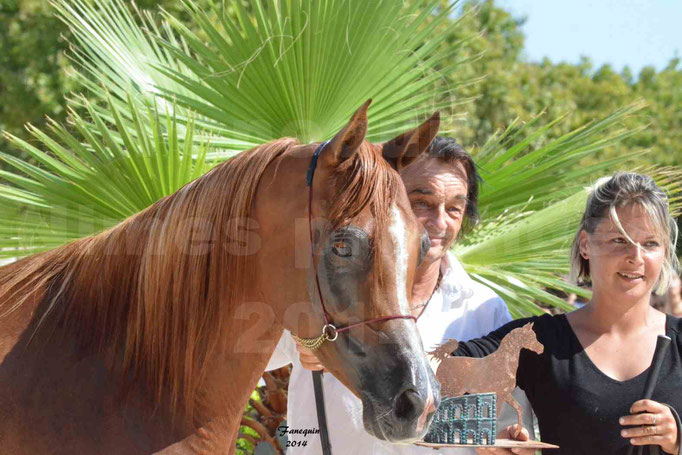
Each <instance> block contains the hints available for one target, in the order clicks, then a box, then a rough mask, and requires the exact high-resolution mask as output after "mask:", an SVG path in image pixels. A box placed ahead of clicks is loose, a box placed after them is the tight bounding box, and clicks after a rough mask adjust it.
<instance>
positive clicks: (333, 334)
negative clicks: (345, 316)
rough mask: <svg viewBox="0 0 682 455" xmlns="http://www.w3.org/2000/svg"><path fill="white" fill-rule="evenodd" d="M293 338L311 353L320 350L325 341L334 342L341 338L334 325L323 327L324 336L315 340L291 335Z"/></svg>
mask: <svg viewBox="0 0 682 455" xmlns="http://www.w3.org/2000/svg"><path fill="white" fill-rule="evenodd" d="M291 336H292V337H293V338H294V340H295V341H296V342H297V343H298V344H300V345H301V346H303V347H304V348H308V349H310V350H311V351H314V350H316V349H318V348H319V347H320V346H322V344H323V343H324V342H325V341H334V340H336V338H337V337H338V336H339V334H338V332H337V331H336V327H334V326H333V325H332V324H327V325H325V326H324V327H322V335H320V336H319V337H315V338H300V337H297V336H296V335H294V334H291Z"/></svg>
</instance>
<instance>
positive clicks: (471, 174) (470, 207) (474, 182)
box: [426, 136, 481, 232]
mask: <svg viewBox="0 0 682 455" xmlns="http://www.w3.org/2000/svg"><path fill="white" fill-rule="evenodd" d="M426 156H427V157H428V158H435V159H437V160H440V161H442V162H445V163H448V164H454V163H462V165H463V166H464V170H465V171H466V174H467V188H468V190H467V205H466V211H465V213H464V215H465V216H464V222H463V223H462V229H463V230H464V232H469V231H471V230H472V229H473V228H474V227H475V226H476V225H477V224H478V222H479V221H480V218H479V214H478V186H479V184H480V182H481V177H480V176H479V175H478V171H477V170H476V164H475V163H474V160H473V159H472V158H471V155H469V153H468V152H467V151H466V150H464V148H462V146H461V145H460V144H458V143H457V141H456V140H455V139H454V138H451V137H443V136H436V138H435V139H434V140H433V142H431V145H430V146H429V148H428V149H427V151H426Z"/></svg>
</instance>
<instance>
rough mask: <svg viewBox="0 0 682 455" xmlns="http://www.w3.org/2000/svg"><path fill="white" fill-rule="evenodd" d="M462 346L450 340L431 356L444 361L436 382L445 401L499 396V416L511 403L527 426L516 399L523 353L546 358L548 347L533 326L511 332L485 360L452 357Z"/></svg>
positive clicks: (519, 420)
mask: <svg viewBox="0 0 682 455" xmlns="http://www.w3.org/2000/svg"><path fill="white" fill-rule="evenodd" d="M458 345H459V343H458V342H457V341H456V340H449V341H447V342H445V343H443V344H442V345H440V346H438V347H437V348H436V349H434V350H433V351H431V352H429V354H431V355H432V356H433V357H434V358H435V359H437V360H438V361H440V365H439V366H438V368H437V369H436V379H438V381H440V384H441V394H442V395H443V396H444V397H458V396H462V395H464V394H467V393H488V392H495V393H496V394H497V415H498V416H499V415H500V410H501V408H502V403H505V402H506V403H508V404H509V405H510V406H511V407H513V408H514V409H515V410H516V415H517V418H518V424H519V425H520V426H523V420H522V418H521V415H522V412H523V411H522V408H521V406H520V405H519V404H518V403H517V402H516V400H515V399H514V397H513V396H512V391H513V390H514V388H515V387H516V370H517V368H518V367H519V353H520V352H521V349H524V348H525V349H530V350H531V351H533V352H535V353H537V354H542V352H543V351H544V349H545V348H544V346H543V345H542V344H541V343H540V342H539V341H538V339H537V337H536V336H535V332H534V331H533V324H532V323H531V322H529V323H528V324H525V325H524V326H523V327H517V328H515V329H514V330H512V331H511V332H509V333H508V334H507V335H506V336H505V337H504V338H503V339H502V342H501V343H500V347H499V348H497V350H496V351H495V352H493V353H492V354H490V355H488V356H485V357H483V358H473V357H452V356H450V353H451V352H454V351H455V350H456V349H457V346H458Z"/></svg>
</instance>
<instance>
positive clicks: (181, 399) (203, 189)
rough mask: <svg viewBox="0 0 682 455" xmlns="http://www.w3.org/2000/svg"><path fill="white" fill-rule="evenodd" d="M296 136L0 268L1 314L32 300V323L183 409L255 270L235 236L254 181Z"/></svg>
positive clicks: (244, 226) (244, 228)
mask: <svg viewBox="0 0 682 455" xmlns="http://www.w3.org/2000/svg"><path fill="white" fill-rule="evenodd" d="M297 144H298V143H297V142H296V141H295V140H294V139H288V138H287V139H280V140H277V141H274V142H271V143H268V144H265V145H262V146H260V147H257V148H254V149H252V150H249V151H247V152H244V153H241V154H239V155H237V156H236V157H234V158H232V159H230V160H228V161H226V162H225V163H222V164H220V165H218V166H216V167H215V168H213V169H212V170H211V171H210V172H208V173H207V174H205V175H204V176H202V177H200V178H198V179H196V180H194V181H192V182H190V183H188V184H186V185H185V186H183V187H182V188H181V189H180V190H178V191H177V192H176V193H174V194H172V195H170V196H167V197H165V198H163V199H161V200H159V201H158V202H156V203H155V204H153V205H151V206H150V207H148V208H147V209H145V210H144V211H142V212H140V213H138V214H136V215H133V216H131V217H130V218H128V219H126V220H124V221H123V222H121V223H119V224H118V225H116V226H115V227H113V228H111V229H109V230H107V231H104V232H102V233H99V234H97V235H94V236H91V237H86V238H83V239H80V240H77V241H75V242H72V243H69V244H67V245H64V246H62V247H59V248H57V249H55V250H52V251H48V252H45V253H40V254H36V255H33V256H29V257H27V258H24V259H22V260H20V261H18V262H16V263H14V264H10V265H9V266H6V267H4V268H0V313H3V314H6V313H9V312H11V311H14V310H16V309H17V308H18V307H19V306H20V305H21V304H22V303H24V302H25V301H28V300H30V299H37V300H38V301H39V302H40V305H39V307H38V308H39V309H38V311H37V313H36V315H35V317H37V318H38V321H39V322H38V324H37V325H38V328H37V329H36V330H39V329H40V325H41V324H42V323H43V322H45V321H46V320H48V319H50V320H54V321H56V322H57V323H58V324H60V325H61V326H62V327H63V331H64V332H65V333H69V335H71V336H74V337H76V340H77V342H78V345H79V347H81V348H83V349H85V350H88V351H91V350H96V351H97V352H99V353H102V354H105V355H106V356H107V358H108V359H110V360H111V361H112V362H120V363H122V365H118V366H117V368H118V369H120V371H122V372H125V376H126V377H128V378H130V380H131V382H137V381H143V382H144V383H146V386H147V387H148V389H149V390H150V391H153V392H154V393H155V398H156V399H157V402H161V400H162V399H163V398H164V395H166V394H169V395H170V397H169V398H170V407H171V409H172V410H173V411H178V410H179V409H180V408H182V409H183V410H184V411H185V412H186V413H187V414H188V415H191V414H192V410H193V404H194V399H195V391H196V388H197V385H198V384H199V383H200V382H201V381H202V379H203V378H204V377H205V374H206V371H205V370H206V368H205V367H206V360H207V357H208V355H209V354H210V353H211V352H212V351H213V350H214V349H216V348H217V347H218V343H219V341H220V337H221V332H222V330H221V329H222V327H221V324H222V323H223V322H224V321H225V316H226V314H225V311H228V310H229V309H230V308H231V307H233V306H234V305H231V303H233V302H236V301H238V300H239V298H240V296H241V295H242V293H243V289H244V283H245V280H246V277H247V274H248V270H249V269H250V267H252V265H251V264H250V262H253V256H254V255H253V254H246V252H247V250H246V249H247V248H248V244H247V243H246V242H245V241H244V240H243V239H244V233H245V232H248V229H250V228H252V227H251V226H249V223H248V216H249V212H250V209H251V206H252V202H253V198H254V195H255V193H256V189H257V186H258V183H259V181H260V178H261V176H262V174H263V172H264V171H265V169H266V168H267V166H268V165H269V164H270V163H271V162H272V161H273V160H275V159H276V158H277V157H279V156H281V155H282V154H283V153H285V152H286V151H288V150H289V149H290V148H292V147H293V146H295V145H297ZM218 240H220V241H218ZM226 271H229V273H225V272H226ZM112 366H113V364H112Z"/></svg>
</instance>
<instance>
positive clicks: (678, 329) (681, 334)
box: [665, 314, 682, 343]
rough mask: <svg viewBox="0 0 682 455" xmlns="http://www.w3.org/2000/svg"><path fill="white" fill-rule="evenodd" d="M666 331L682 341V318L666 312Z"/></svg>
mask: <svg viewBox="0 0 682 455" xmlns="http://www.w3.org/2000/svg"><path fill="white" fill-rule="evenodd" d="M665 317H666V321H665V326H666V332H667V334H668V335H669V336H670V337H671V338H677V340H678V343H679V342H681V341H682V318H678V317H675V316H672V315H670V314H666V315H665Z"/></svg>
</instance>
